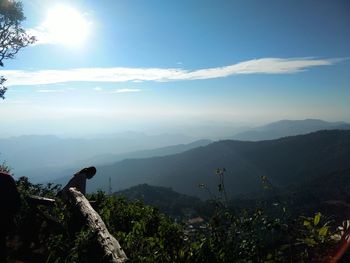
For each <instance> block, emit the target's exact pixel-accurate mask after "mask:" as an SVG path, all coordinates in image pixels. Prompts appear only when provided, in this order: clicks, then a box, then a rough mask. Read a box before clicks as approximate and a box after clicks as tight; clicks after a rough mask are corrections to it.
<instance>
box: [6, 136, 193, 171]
mask: <svg viewBox="0 0 350 263" xmlns="http://www.w3.org/2000/svg"><path fill="white" fill-rule="evenodd" d="M192 141H193V139H191V138H189V137H186V136H184V135H176V134H174V135H172V134H159V135H146V134H143V133H121V134H116V135H113V136H105V137H98V138H89V139H81V138H60V137H56V136H42V135H27V136H19V137H11V138H6V139H0V154H1V155H0V158H1V159H0V160H2V161H6V162H7V163H8V164H9V165H10V166H11V167H12V168H13V170H14V172H15V173H16V174H20V173H22V174H23V171H27V170H35V169H43V168H47V167H50V166H51V167H55V166H56V167H63V166H66V167H67V166H70V165H74V166H76V165H78V164H80V163H82V162H83V161H84V160H86V159H90V158H93V157H94V156H97V155H101V154H108V153H110V154H121V153H125V152H133V151H141V150H147V149H154V148H160V147H165V146H168V145H175V144H183V143H191V142H192Z"/></svg>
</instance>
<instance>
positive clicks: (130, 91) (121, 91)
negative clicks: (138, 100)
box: [111, 89, 141, 93]
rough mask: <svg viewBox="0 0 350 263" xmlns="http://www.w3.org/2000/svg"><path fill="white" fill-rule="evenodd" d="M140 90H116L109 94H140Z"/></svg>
mask: <svg viewBox="0 0 350 263" xmlns="http://www.w3.org/2000/svg"><path fill="white" fill-rule="evenodd" d="M140 91H141V90H140V89H117V90H114V91H112V92H111V93H133V92H140Z"/></svg>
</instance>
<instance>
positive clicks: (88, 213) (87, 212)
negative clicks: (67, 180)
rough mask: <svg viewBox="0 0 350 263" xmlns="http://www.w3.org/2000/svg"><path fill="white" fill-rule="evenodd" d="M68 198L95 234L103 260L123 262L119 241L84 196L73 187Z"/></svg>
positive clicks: (124, 258) (123, 254) (123, 256)
mask: <svg viewBox="0 0 350 263" xmlns="http://www.w3.org/2000/svg"><path fill="white" fill-rule="evenodd" d="M68 198H69V200H70V202H71V203H72V205H73V207H74V208H75V209H76V210H77V211H78V213H79V214H80V216H81V218H82V219H83V220H84V223H85V224H86V226H87V227H88V228H89V229H90V230H92V231H93V233H95V234H96V237H97V244H98V245H99V246H100V249H101V251H103V255H102V257H103V262H108V263H122V262H125V261H126V260H127V257H126V255H125V253H124V251H123V249H122V248H121V246H120V244H119V242H118V241H117V240H116V239H115V238H114V237H113V236H112V235H111V234H110V233H109V232H108V230H107V227H106V225H105V223H104V222H103V220H102V219H101V217H100V215H99V214H98V213H97V212H96V211H95V210H94V209H93V208H92V207H91V205H90V203H89V201H88V200H87V199H86V198H85V196H84V195H83V194H82V193H81V192H79V191H78V190H76V189H75V188H69V190H68Z"/></svg>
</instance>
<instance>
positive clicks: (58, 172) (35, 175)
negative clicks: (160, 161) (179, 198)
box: [15, 140, 211, 184]
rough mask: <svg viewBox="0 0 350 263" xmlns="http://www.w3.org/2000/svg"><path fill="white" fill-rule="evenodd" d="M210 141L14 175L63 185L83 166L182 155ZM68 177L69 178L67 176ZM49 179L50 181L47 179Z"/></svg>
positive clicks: (110, 155) (97, 158) (100, 157)
mask: <svg viewBox="0 0 350 263" xmlns="http://www.w3.org/2000/svg"><path fill="white" fill-rule="evenodd" d="M210 143H211V141H209V140H198V141H194V142H191V143H188V144H177V145H171V146H166V147H161V148H156V149H151V150H143V151H135V152H129V153H122V154H104V155H98V156H95V157H92V158H90V159H87V160H83V161H77V162H76V163H75V164H74V165H73V164H71V165H67V166H57V167H55V166H51V167H40V168H35V169H31V170H30V169H29V170H25V171H23V172H19V173H16V174H15V175H16V176H17V177H19V176H22V175H23V176H27V177H29V178H31V179H32V181H34V182H40V183H42V182H48V181H54V182H55V183H59V184H65V183H66V182H67V181H68V180H69V178H70V176H71V175H72V174H74V172H76V171H77V169H80V168H81V167H84V166H91V165H99V166H102V165H106V164H108V165H110V164H112V163H116V162H118V161H122V160H125V159H137V158H149V157H159V156H166V155H172V154H177V153H182V152H185V151H187V150H190V149H194V148H197V147H200V146H206V145H208V144H210ZM67 175H69V176H67ZM48 177H49V178H51V180H50V179H49V178H48Z"/></svg>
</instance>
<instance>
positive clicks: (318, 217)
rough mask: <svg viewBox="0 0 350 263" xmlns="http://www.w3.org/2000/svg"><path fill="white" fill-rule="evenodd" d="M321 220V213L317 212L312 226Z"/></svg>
mask: <svg viewBox="0 0 350 263" xmlns="http://www.w3.org/2000/svg"><path fill="white" fill-rule="evenodd" d="M320 220H321V213H317V214H316V215H315V218H314V226H317V225H318V223H319V222H320Z"/></svg>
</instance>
